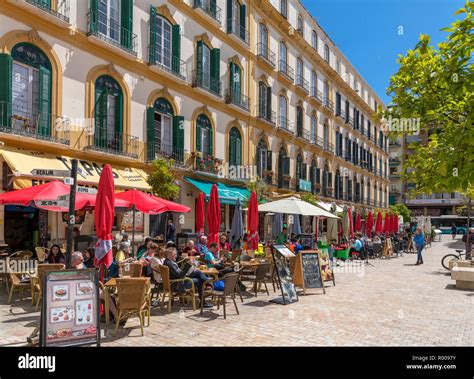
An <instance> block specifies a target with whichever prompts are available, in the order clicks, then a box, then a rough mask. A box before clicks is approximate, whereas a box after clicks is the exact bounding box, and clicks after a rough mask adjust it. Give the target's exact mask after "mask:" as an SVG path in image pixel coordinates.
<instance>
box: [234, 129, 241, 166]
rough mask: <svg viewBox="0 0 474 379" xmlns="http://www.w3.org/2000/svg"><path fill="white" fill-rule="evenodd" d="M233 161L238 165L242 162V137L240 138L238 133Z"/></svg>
mask: <svg viewBox="0 0 474 379" xmlns="http://www.w3.org/2000/svg"><path fill="white" fill-rule="evenodd" d="M235 163H236V164H237V165H239V166H240V165H241V164H242V139H241V138H240V133H239V135H238V137H237V138H236V140H235Z"/></svg>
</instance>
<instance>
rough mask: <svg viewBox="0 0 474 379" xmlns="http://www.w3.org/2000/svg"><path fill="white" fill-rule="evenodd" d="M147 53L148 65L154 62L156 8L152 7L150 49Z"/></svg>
mask: <svg viewBox="0 0 474 379" xmlns="http://www.w3.org/2000/svg"><path fill="white" fill-rule="evenodd" d="M148 53H149V59H148V61H149V63H155V62H156V8H155V7H154V6H153V5H152V6H150V49H149V51H148Z"/></svg>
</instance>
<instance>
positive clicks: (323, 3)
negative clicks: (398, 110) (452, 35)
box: [301, 0, 465, 104]
mask: <svg viewBox="0 0 474 379" xmlns="http://www.w3.org/2000/svg"><path fill="white" fill-rule="evenodd" d="M301 1H302V3H303V4H304V6H305V7H306V9H308V11H309V12H310V13H311V14H312V15H313V17H314V18H315V19H316V20H317V21H318V23H319V24H320V25H321V27H322V28H323V29H324V30H325V31H326V33H327V34H328V35H329V37H330V38H331V39H332V41H333V42H334V43H335V44H336V45H337V46H338V47H339V49H340V50H341V51H342V53H343V54H344V55H345V56H346V58H347V59H349V61H350V62H351V63H352V65H353V66H354V67H355V68H356V69H357V71H358V72H359V73H360V74H361V75H362V76H363V77H364V79H365V80H366V81H367V82H368V83H369V85H370V86H371V87H372V88H373V89H374V90H375V91H376V93H377V94H378V95H379V96H380V97H381V99H382V100H383V101H384V102H385V104H388V103H389V102H390V98H389V97H388V96H387V95H386V88H387V86H388V84H389V81H390V77H391V75H392V74H394V73H396V72H397V71H398V65H397V63H396V59H397V57H398V54H404V53H405V52H406V51H407V50H409V49H411V48H413V47H414V46H415V45H416V43H417V42H418V40H419V35H420V34H428V35H429V36H430V37H431V42H432V43H439V42H441V41H443V40H444V39H445V38H446V35H447V33H446V32H442V31H440V29H441V28H443V27H446V26H449V25H450V24H451V23H452V22H453V21H454V20H455V16H454V15H453V14H454V12H455V11H456V10H457V9H459V8H462V7H463V6H464V4H465V1H464V0H301ZM456 17H460V16H456ZM400 26H401V27H403V34H402V35H399V33H398V31H399V27H400Z"/></svg>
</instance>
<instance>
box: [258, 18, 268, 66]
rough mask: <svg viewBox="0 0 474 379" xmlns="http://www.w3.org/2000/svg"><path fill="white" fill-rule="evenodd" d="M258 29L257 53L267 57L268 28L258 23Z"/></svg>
mask: <svg viewBox="0 0 474 379" xmlns="http://www.w3.org/2000/svg"><path fill="white" fill-rule="evenodd" d="M259 31H260V51H259V54H260V55H262V56H264V57H265V58H267V59H268V58H269V56H268V30H267V28H266V26H265V25H263V24H260V27H259Z"/></svg>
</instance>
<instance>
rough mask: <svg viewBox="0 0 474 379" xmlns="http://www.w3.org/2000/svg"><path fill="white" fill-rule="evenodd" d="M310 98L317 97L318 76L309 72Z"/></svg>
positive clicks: (313, 72) (314, 72)
mask: <svg viewBox="0 0 474 379" xmlns="http://www.w3.org/2000/svg"><path fill="white" fill-rule="evenodd" d="M311 96H312V97H315V98H317V97H318V75H317V74H316V71H314V70H312V71H311Z"/></svg>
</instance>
